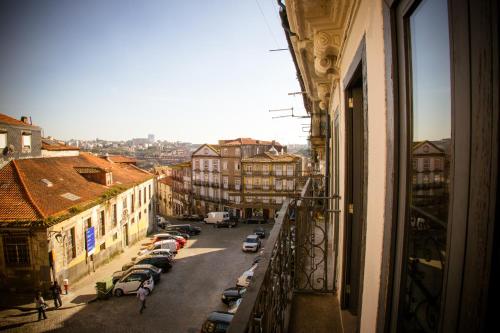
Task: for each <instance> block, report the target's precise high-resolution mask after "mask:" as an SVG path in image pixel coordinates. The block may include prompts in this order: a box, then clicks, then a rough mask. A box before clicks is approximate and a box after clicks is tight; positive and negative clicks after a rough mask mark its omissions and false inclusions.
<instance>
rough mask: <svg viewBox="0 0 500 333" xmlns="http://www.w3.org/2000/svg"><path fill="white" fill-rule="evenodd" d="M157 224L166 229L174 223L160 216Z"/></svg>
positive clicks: (157, 216)
mask: <svg viewBox="0 0 500 333" xmlns="http://www.w3.org/2000/svg"><path fill="white" fill-rule="evenodd" d="M156 224H157V225H158V227H160V228H165V227H166V226H168V225H170V224H172V222H170V221H169V220H167V219H166V218H164V217H163V216H160V215H156Z"/></svg>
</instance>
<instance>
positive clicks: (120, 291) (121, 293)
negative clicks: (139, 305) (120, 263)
mask: <svg viewBox="0 0 500 333" xmlns="http://www.w3.org/2000/svg"><path fill="white" fill-rule="evenodd" d="M122 295H123V290H121V289H116V290H115V296H116V297H120V296H122Z"/></svg>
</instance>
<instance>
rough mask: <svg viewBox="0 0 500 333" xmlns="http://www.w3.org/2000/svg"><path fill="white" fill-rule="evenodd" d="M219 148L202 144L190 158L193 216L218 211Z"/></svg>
mask: <svg viewBox="0 0 500 333" xmlns="http://www.w3.org/2000/svg"><path fill="white" fill-rule="evenodd" d="M220 162H221V158H220V147H219V146H217V145H209V144H204V145H201V146H200V147H199V148H198V149H197V150H195V151H194V152H193V154H192V156H191V164H192V183H191V184H192V192H193V210H194V213H195V214H202V215H204V214H207V213H208V212H214V211H220V210H221V209H222V202H221V199H222V198H221V177H220Z"/></svg>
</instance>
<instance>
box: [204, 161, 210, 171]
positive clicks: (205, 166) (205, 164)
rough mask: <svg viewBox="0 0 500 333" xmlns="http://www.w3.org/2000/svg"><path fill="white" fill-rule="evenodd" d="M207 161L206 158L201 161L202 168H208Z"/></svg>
mask: <svg viewBox="0 0 500 333" xmlns="http://www.w3.org/2000/svg"><path fill="white" fill-rule="evenodd" d="M208 162H209V161H208V160H204V161H203V169H205V170H208V166H209V164H208Z"/></svg>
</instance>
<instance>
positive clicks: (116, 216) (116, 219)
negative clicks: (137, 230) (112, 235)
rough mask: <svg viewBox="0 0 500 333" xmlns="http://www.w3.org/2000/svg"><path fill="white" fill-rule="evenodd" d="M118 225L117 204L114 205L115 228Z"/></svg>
mask: <svg viewBox="0 0 500 333" xmlns="http://www.w3.org/2000/svg"><path fill="white" fill-rule="evenodd" d="M117 223H118V210H117V208H116V204H113V226H114V227H116V224H117Z"/></svg>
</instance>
